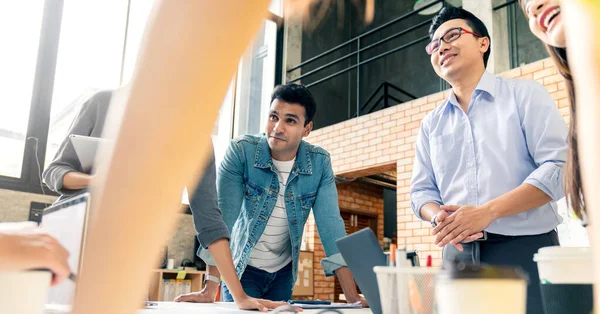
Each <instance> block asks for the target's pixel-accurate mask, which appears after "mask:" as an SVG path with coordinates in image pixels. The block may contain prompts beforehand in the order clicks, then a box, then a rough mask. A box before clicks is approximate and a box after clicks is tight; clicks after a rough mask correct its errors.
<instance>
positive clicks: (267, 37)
mask: <svg viewBox="0 0 600 314" xmlns="http://www.w3.org/2000/svg"><path fill="white" fill-rule="evenodd" d="M276 45H277V25H276V23H275V22H273V21H270V20H265V22H264V23H263V25H262V26H261V29H260V31H259V33H258V34H257V36H256V38H255V40H254V42H253V43H252V44H251V45H250V47H249V48H248V50H247V51H246V53H244V56H243V57H242V60H241V61H240V64H239V68H238V76H237V90H236V110H235V121H236V124H235V127H234V134H235V135H236V136H238V135H242V134H258V133H261V132H262V131H263V129H264V127H265V125H266V119H267V112H268V110H269V107H270V102H271V92H272V90H273V87H275V63H276V57H275V54H276Z"/></svg>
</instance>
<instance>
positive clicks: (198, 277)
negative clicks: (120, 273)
mask: <svg viewBox="0 0 600 314" xmlns="http://www.w3.org/2000/svg"><path fill="white" fill-rule="evenodd" d="M180 271H183V270H176V269H155V270H153V271H152V275H151V276H152V277H151V280H150V287H149V288H148V298H149V300H150V301H161V300H160V296H161V295H162V291H163V280H164V279H176V278H177V274H178V273H179V272H180ZM204 273H205V272H204V271H185V278H184V279H189V280H191V281H192V292H199V291H200V290H202V287H203V286H202V284H203V281H204ZM165 301H166V300H165ZM168 301H173V300H168Z"/></svg>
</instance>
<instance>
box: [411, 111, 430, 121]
mask: <svg viewBox="0 0 600 314" xmlns="http://www.w3.org/2000/svg"><path fill="white" fill-rule="evenodd" d="M426 115H427V112H421V113H419V114H415V115H412V116H411V120H412V121H421V120H423V118H425V116H426Z"/></svg>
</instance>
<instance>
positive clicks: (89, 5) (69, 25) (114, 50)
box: [45, 0, 153, 166]
mask: <svg viewBox="0 0 600 314" xmlns="http://www.w3.org/2000/svg"><path fill="white" fill-rule="evenodd" d="M129 4H130V5H129V6H128V2H127V1H122V0H110V1H98V0H87V1H81V0H66V1H65V4H64V8H63V18H62V25H61V34H60V41H59V46H58V60H57V65H56V75H55V78H54V93H53V97H52V105H51V112H50V127H49V130H48V144H47V148H46V157H45V166H48V164H50V162H52V160H53V158H54V156H55V154H56V151H57V150H58V148H59V146H60V144H61V143H62V142H63V141H64V139H65V137H66V135H67V132H68V130H69V128H70V126H71V123H72V122H73V119H74V118H75V116H76V115H77V114H78V113H79V110H80V109H81V105H82V104H83V102H84V101H85V100H87V99H88V98H89V97H90V96H92V95H93V94H94V93H95V92H97V91H99V90H106V89H116V88H118V87H119V86H121V85H122V84H121V81H122V79H126V80H127V81H129V79H130V77H131V74H132V72H133V68H134V66H135V60H136V56H137V53H138V50H139V45H140V41H141V37H142V34H143V29H144V25H145V24H146V20H147V18H148V16H149V12H150V10H151V9H152V5H153V1H148V0H132V1H131V2H130V3H129Z"/></svg>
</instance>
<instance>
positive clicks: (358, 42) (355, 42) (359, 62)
mask: <svg viewBox="0 0 600 314" xmlns="http://www.w3.org/2000/svg"><path fill="white" fill-rule="evenodd" d="M440 3H442V4H443V5H444V6H446V5H447V4H446V1H445V0H438V1H435V2H432V3H430V4H429V5H426V6H424V7H422V8H420V9H418V10H413V11H410V12H408V13H406V14H403V15H401V16H399V17H397V18H395V19H393V20H391V21H389V22H387V23H385V24H383V25H380V26H378V27H376V28H374V29H372V30H370V31H368V32H365V33H363V34H361V35H359V36H357V37H354V38H352V39H350V40H348V41H346V42H343V43H341V44H339V45H337V46H335V47H333V48H331V49H329V50H327V51H325V52H323V53H320V54H318V55H316V56H314V57H312V58H310V59H308V60H305V61H303V62H302V63H300V64H298V65H296V66H293V67H291V68H289V69H288V70H287V71H286V72H287V73H288V74H290V73H292V72H293V71H295V70H297V69H301V68H302V67H305V66H306V65H308V64H312V63H313V62H315V61H317V60H322V59H323V58H325V57H327V56H329V55H331V54H332V53H334V52H336V51H339V50H340V49H342V48H345V47H348V46H354V47H355V49H354V51H353V52H350V53H348V54H345V55H343V56H341V57H339V58H337V59H335V60H333V61H331V62H328V63H326V64H323V65H321V66H319V67H317V68H315V69H313V70H310V71H308V72H306V73H302V74H301V75H299V76H297V77H295V78H293V79H291V80H288V81H287V82H289V83H293V82H298V81H300V80H304V79H306V78H307V77H309V76H313V75H316V74H319V73H320V72H322V71H323V70H325V69H327V68H329V67H331V66H333V65H335V64H338V63H339V62H341V61H344V60H347V59H350V60H351V59H352V58H354V59H355V60H356V61H355V63H354V64H353V65H349V66H347V67H346V68H344V69H342V70H339V71H337V72H335V73H333V74H330V75H327V76H325V77H323V78H320V79H316V80H313V81H309V82H305V81H303V84H304V85H305V86H307V87H311V86H315V85H317V84H320V83H323V82H325V81H327V80H330V79H332V78H334V77H336V76H338V75H341V74H344V73H346V72H349V71H351V70H356V116H358V115H360V114H361V112H362V110H361V103H360V95H361V94H360V77H361V76H360V70H361V66H364V65H366V64H368V63H370V62H373V61H375V60H377V59H380V58H382V57H385V56H387V55H389V54H392V53H395V52H398V51H401V50H404V49H406V48H409V47H411V46H414V45H416V44H419V43H424V42H426V41H428V40H429V36H428V35H427V34H426V35H425V36H422V37H419V38H418V39H416V40H413V41H410V42H408V43H406V44H403V45H401V46H399V47H396V48H394V49H391V50H388V51H386V52H383V53H381V54H379V55H377V56H374V57H371V58H367V59H363V58H362V54H363V53H364V52H365V51H367V50H370V49H372V48H374V47H377V46H380V45H381V44H383V43H386V42H388V41H390V40H392V39H394V38H397V37H400V36H402V35H405V34H409V33H412V32H414V31H416V30H417V29H419V28H421V27H423V26H427V25H430V23H431V19H427V20H425V21H422V22H420V23H417V24H415V25H413V26H411V27H409V28H406V29H404V30H402V31H400V32H397V33H395V34H393V35H390V36H388V37H386V38H384V39H382V40H379V41H377V42H375V43H372V44H370V45H367V46H363V45H364V43H363V40H364V38H365V37H366V36H369V35H371V34H373V33H375V32H378V31H381V30H382V29H384V28H387V27H389V26H391V25H394V24H396V23H398V22H401V21H404V20H406V19H407V18H409V17H411V16H414V15H416V14H419V12H421V11H424V10H427V9H429V8H431V7H433V6H435V5H439V4H440ZM384 84H385V83H384ZM384 84H382V85H381V86H380V87H379V89H380V88H382V87H383V86H384ZM390 85H391V84H389V83H388V85H387V86H388V87H389V86H390ZM442 86H443V83H440V87H442ZM379 89H378V90H379ZM397 89H398V90H400V91H401V92H403V93H404V94H406V95H410V94H409V93H406V92H405V91H403V90H401V89H399V88H397ZM378 90H377V91H378ZM377 91H376V92H377ZM376 92H375V93H376ZM375 93H374V94H375ZM410 96H412V97H413V98H416V97H415V96H413V95H410ZM369 101H371V99H369V100H368V101H367V102H366V103H365V104H364V105H362V107H364V106H366V105H367V103H368V102H369ZM349 106H350V105H349Z"/></svg>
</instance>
